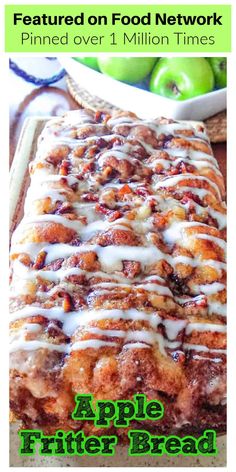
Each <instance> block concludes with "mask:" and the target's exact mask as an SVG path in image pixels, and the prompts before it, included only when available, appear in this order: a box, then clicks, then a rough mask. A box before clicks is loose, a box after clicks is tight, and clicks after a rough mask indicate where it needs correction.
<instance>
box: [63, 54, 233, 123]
mask: <svg viewBox="0 0 236 472" xmlns="http://www.w3.org/2000/svg"><path fill="white" fill-rule="evenodd" d="M60 62H61V64H62V66H63V67H64V68H65V69H66V71H67V72H68V74H69V75H70V76H71V77H72V78H73V79H74V80H75V82H78V83H79V85H80V86H81V87H84V88H85V89H87V90H88V91H89V92H90V93H91V94H93V95H96V96H97V97H100V98H102V99H103V100H105V101H107V102H110V103H112V104H113V105H115V106H117V107H118V108H121V109H124V110H129V111H133V112H134V113H136V114H137V115H138V116H140V118H149V119H153V118H156V117H157V116H165V117H166V118H174V119H178V120H204V119H206V118H208V117H209V116H212V115H215V114H216V113H218V112H220V111H222V110H225V108H226V88H224V89H220V90H215V91H213V92H210V93H206V94H205V95H200V96H199V97H195V98H191V99H189V100H184V101H180V102H179V101H176V100H171V99H170V98H165V97H161V96H160V95H156V94H154V93H152V92H148V91H147V90H142V89H140V88H137V87H134V86H132V85H128V84H125V83H123V82H120V81H119V80H115V79H112V78H111V77H109V76H107V75H103V74H101V73H100V72H97V71H95V70H93V69H90V68H89V67H87V66H85V65H84V64H81V63H80V62H78V61H75V60H74V59H71V58H66V57H65V58H60Z"/></svg>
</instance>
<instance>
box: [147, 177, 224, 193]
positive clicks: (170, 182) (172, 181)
mask: <svg viewBox="0 0 236 472" xmlns="http://www.w3.org/2000/svg"><path fill="white" fill-rule="evenodd" d="M182 180H200V181H203V182H207V183H208V184H209V185H210V187H212V188H214V189H215V191H216V193H217V195H218V198H219V200H221V195H220V191H219V188H218V186H217V184H216V183H214V182H212V181H211V180H210V179H208V178H207V177H203V176H200V175H193V174H188V173H186V174H179V175H174V176H171V177H170V176H168V177H167V178H166V179H164V180H160V181H159V182H157V184H156V185H155V190H157V189H159V188H165V187H166V188H168V187H174V186H176V185H178V184H179V183H180V182H181V181H182ZM186 188H187V189H188V190H189V189H191V191H192V187H191V186H189V187H180V191H181V190H184V189H186ZM193 188H194V187H193ZM196 190H197V191H198V193H199V195H200V194H201V193H200V192H199V191H200V190H205V189H196V188H194V191H196Z"/></svg>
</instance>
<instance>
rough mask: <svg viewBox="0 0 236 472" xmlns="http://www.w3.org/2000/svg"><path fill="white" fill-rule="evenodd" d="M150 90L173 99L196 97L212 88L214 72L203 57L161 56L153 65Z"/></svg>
mask: <svg viewBox="0 0 236 472" xmlns="http://www.w3.org/2000/svg"><path fill="white" fill-rule="evenodd" d="M149 88H150V91H151V92H154V93H157V94H159V95H163V96H164V97H168V98H172V99H174V100H186V99H188V98H192V97H196V96H198V95H202V94H204V93H207V92H211V90H212V89H213V88H214V74H213V71H212V69H211V66H210V64H209V62H208V61H207V60H206V59H204V58H203V57H173V58H172V57H163V58H161V59H160V60H159V61H158V63H157V64H156V66H155V67H154V69H153V71H152V75H151V80H150V84H149Z"/></svg>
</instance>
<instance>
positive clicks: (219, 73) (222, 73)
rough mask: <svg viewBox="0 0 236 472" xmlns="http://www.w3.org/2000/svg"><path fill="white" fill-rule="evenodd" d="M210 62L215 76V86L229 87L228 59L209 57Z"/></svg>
mask: <svg viewBox="0 0 236 472" xmlns="http://www.w3.org/2000/svg"><path fill="white" fill-rule="evenodd" d="M208 61H209V63H210V65H211V68H212V70H213V74H214V76H215V85H216V87H217V88H223V87H226V85H227V59H226V57H208Z"/></svg>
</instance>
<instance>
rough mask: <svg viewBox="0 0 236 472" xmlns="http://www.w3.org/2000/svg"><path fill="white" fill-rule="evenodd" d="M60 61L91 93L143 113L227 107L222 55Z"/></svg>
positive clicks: (184, 115) (186, 113) (188, 114)
mask: <svg viewBox="0 0 236 472" xmlns="http://www.w3.org/2000/svg"><path fill="white" fill-rule="evenodd" d="M60 61H61V63H62V65H63V66H64V67H65V69H66V70H67V72H68V74H69V75H70V76H71V77H72V78H73V79H74V81H76V82H78V84H79V85H80V86H82V87H84V88H86V89H87V90H88V91H89V92H90V94H92V95H96V96H99V97H100V98H102V99H103V100H105V101H107V102H110V103H111V104H113V105H114V106H116V107H118V108H121V109H126V110H132V111H133V112H135V113H136V114H137V115H139V116H140V117H141V118H150V119H151V118H155V117H156V116H157V115H159V116H160V115H164V116H166V117H171V118H174V119H183V120H204V119H206V118H208V117H210V116H212V115H214V114H216V113H218V112H220V111H222V110H224V109H225V108H226V85H227V64H226V57H218V56H217V57H216V56H214V57H213V56H211V57H198V56H195V57H183V56H181V57H179V56H177V57H169V56H168V57H159V58H157V57H153V56H152V57H143V56H142V57H137V56H123V57H118V56H108V55H105V54H102V55H99V56H91V57H85V56H77V57H74V58H62V59H60Z"/></svg>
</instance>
